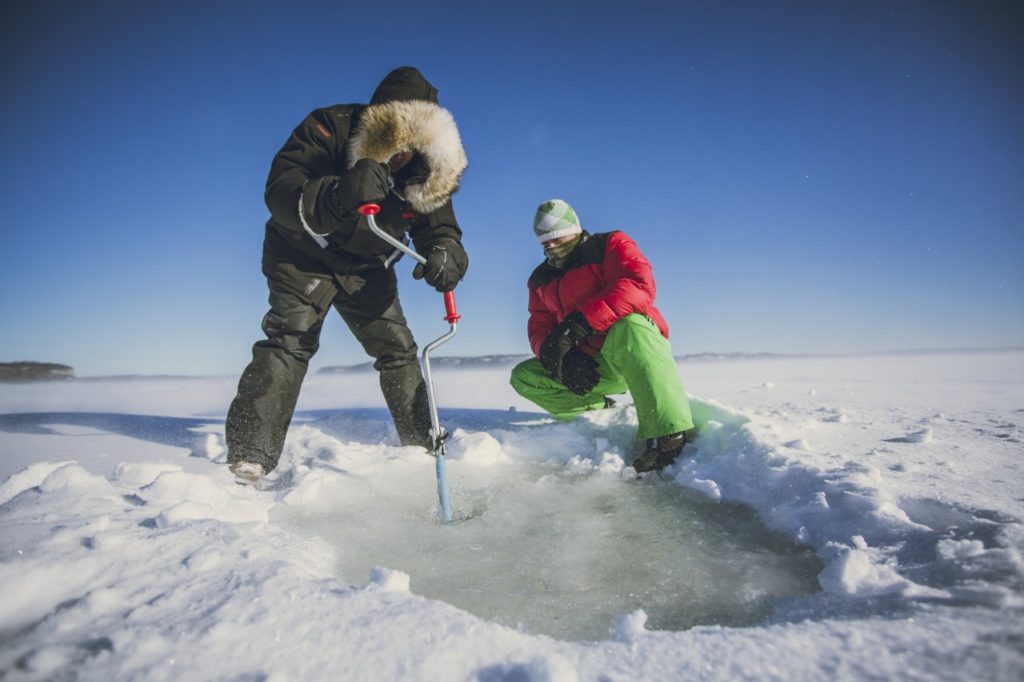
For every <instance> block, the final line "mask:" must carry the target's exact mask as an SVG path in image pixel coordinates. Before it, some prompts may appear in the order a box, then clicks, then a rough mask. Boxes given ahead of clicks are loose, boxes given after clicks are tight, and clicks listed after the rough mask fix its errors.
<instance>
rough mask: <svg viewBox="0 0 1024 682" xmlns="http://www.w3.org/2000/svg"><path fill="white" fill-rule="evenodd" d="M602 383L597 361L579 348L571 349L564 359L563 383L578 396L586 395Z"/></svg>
mask: <svg viewBox="0 0 1024 682" xmlns="http://www.w3.org/2000/svg"><path fill="white" fill-rule="evenodd" d="M599 381H601V373H600V372H599V371H598V370H597V360H595V359H594V358H593V357H592V356H590V355H587V354H586V353H584V352H583V351H581V350H579V349H578V348H571V349H569V352H567V353H566V354H565V357H564V358H562V383H563V384H565V387H566V388H568V389H569V390H570V391H572V392H573V393H575V394H576V395H586V394H587V393H590V392H591V391H593V390H594V387H595V386H597V382H599Z"/></svg>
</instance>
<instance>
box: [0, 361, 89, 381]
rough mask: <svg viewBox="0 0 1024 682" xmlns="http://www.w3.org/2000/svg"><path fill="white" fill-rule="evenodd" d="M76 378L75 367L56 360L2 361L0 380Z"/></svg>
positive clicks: (0, 363)
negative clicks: (60, 363)
mask: <svg viewBox="0 0 1024 682" xmlns="http://www.w3.org/2000/svg"><path fill="white" fill-rule="evenodd" d="M74 378H75V370H74V369H72V368H71V367H68V366H67V365H59V364H57V363H55V362H0V381H53V380H56V379H74Z"/></svg>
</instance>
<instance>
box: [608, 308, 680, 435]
mask: <svg viewBox="0 0 1024 682" xmlns="http://www.w3.org/2000/svg"><path fill="white" fill-rule="evenodd" d="M600 356H601V357H602V358H603V359H604V361H605V363H606V364H608V365H609V366H610V367H611V368H612V370H613V371H614V372H615V373H617V374H619V375H621V376H622V377H623V378H624V379H625V381H626V384H627V385H628V386H629V392H630V394H631V395H632V396H633V404H634V405H635V407H636V415H637V421H638V422H639V428H638V429H637V435H638V436H639V437H640V438H657V437H659V436H665V435H668V434H675V433H679V432H681V431H688V430H690V429H692V428H693V417H692V415H691V413H690V401H689V399H688V398H687V397H686V392H685V391H684V390H683V382H682V380H681V379H680V377H679V369H678V368H677V367H676V361H675V358H673V357H672V349H671V347H670V346H669V343H668V339H666V338H665V337H663V336H662V335H661V332H660V331H659V330H658V327H657V326H656V325H655V324H654V323H653V322H651V320H650V319H648V318H647V317H645V316H643V315H637V314H631V315H626V316H625V317H623V318H622V319H621V320H619V321H618V322H616V323H615V324H613V325H612V326H611V327H610V328H609V329H608V332H607V335H606V336H605V341H604V346H603V347H602V348H601V353H600Z"/></svg>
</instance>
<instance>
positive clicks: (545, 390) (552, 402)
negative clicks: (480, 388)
mask: <svg viewBox="0 0 1024 682" xmlns="http://www.w3.org/2000/svg"><path fill="white" fill-rule="evenodd" d="M597 361H598V370H599V371H600V372H601V380H600V381H599V382H598V383H597V385H596V386H595V387H594V389H593V390H592V391H590V392H589V393H586V394H584V395H576V394H575V393H573V392H572V391H570V390H569V389H568V388H566V386H565V384H563V383H562V382H561V381H559V380H558V379H554V378H552V377H551V376H550V375H549V374H548V371H547V370H546V369H544V366H543V365H541V364H540V360H538V359H537V358H530V359H529V360H524V361H523V362H521V363H519V364H518V365H516V366H515V367H514V368H513V369H512V376H511V378H510V379H509V383H510V384H511V385H512V388H513V389H515V391H516V393H518V394H519V395H521V396H523V397H524V398H526V399H527V400H529V401H530V402H532V403H534V404H536V405H537V406H538V407H540V408H541V409H543V410H544V411H546V412H548V413H549V414H550V415H551V416H553V417H555V418H556V419H563V420H569V419H573V418H575V417H577V416H579V415H580V414H582V413H583V412H586V411H588V410H598V409H601V408H603V407H604V406H605V397H606V396H609V395H614V394H616V393H625V392H626V384H625V382H624V381H622V379H621V377H619V376H618V375H616V374H615V373H614V372H613V371H612V369H611V368H609V367H608V366H607V365H606V364H605V363H604V362H603V361H602V360H601V358H597Z"/></svg>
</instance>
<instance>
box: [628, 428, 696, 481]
mask: <svg viewBox="0 0 1024 682" xmlns="http://www.w3.org/2000/svg"><path fill="white" fill-rule="evenodd" d="M684 445H686V432H685V431H680V432H679V433H670V434H668V435H667V436H658V437H657V438H648V439H647V446H646V447H645V448H644V451H643V452H642V453H640V456H639V457H637V458H636V459H635V460H633V468H634V469H635V470H636V472H637V473H638V474H642V473H643V472H645V471H661V470H662V469H664V468H665V467H667V466H668V465H669V464H672V462H674V461H676V457H678V456H679V453H681V452H682V451H683V446H684Z"/></svg>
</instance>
